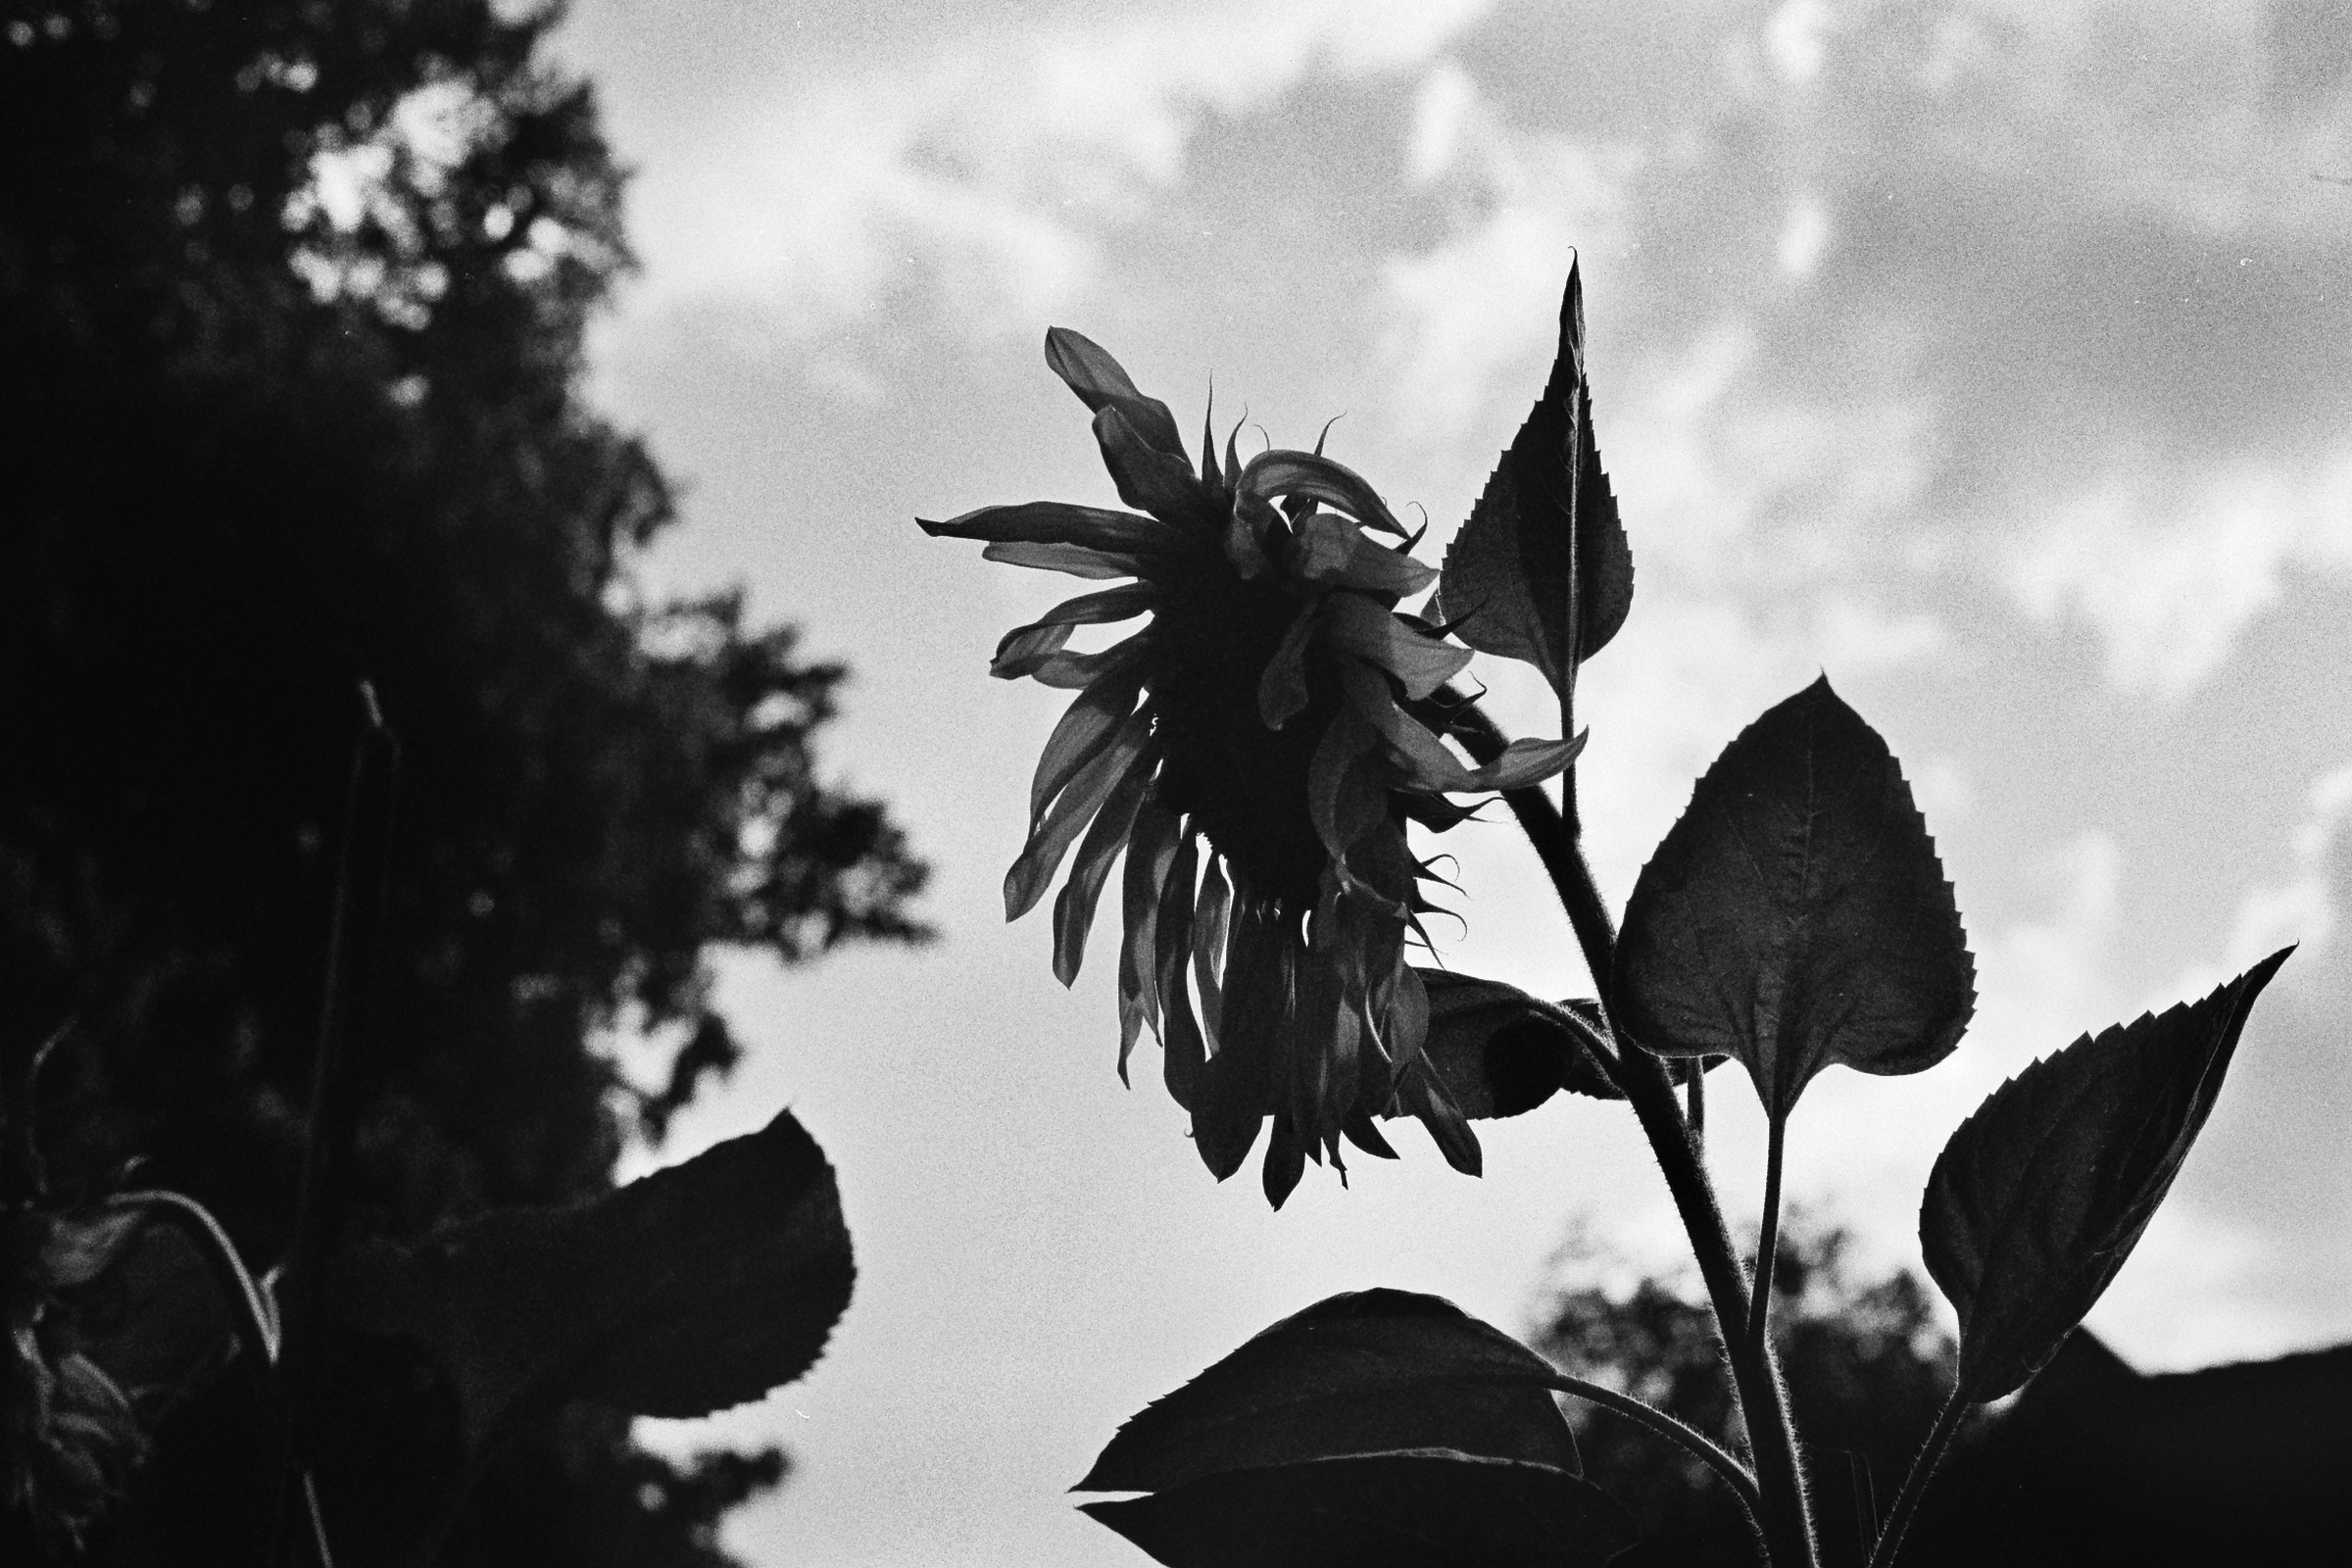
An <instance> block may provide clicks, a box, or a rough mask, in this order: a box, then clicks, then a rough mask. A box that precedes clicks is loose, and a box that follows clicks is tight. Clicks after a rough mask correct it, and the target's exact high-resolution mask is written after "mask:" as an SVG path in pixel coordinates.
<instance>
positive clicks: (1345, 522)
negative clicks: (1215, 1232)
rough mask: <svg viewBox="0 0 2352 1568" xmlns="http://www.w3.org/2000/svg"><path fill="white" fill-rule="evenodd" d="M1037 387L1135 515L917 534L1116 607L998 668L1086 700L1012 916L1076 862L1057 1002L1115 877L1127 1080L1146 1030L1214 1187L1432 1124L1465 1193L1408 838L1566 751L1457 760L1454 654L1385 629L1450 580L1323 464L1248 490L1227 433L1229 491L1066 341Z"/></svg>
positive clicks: (1265, 475)
mask: <svg viewBox="0 0 2352 1568" xmlns="http://www.w3.org/2000/svg"><path fill="white" fill-rule="evenodd" d="M1046 360H1047V363H1048V364H1049V365H1050V366H1052V367H1053V368H1054V372H1055V373H1056V374H1058V375H1059V376H1060V377H1061V378H1062V380H1063V381H1065V382H1066V383H1068V385H1069V387H1070V389H1071V390H1072V391H1074V392H1076V393H1077V394H1078V396H1079V397H1080V398H1081V399H1082V400H1083V401H1084V402H1085V403H1086V405H1087V406H1088V407H1089V408H1090V409H1092V410H1093V411H1094V426H1095V438H1096V440H1097V441H1098V442H1099V443H1100V444H1101V446H1102V449H1103V463H1104V465H1105V466H1107V467H1108V468H1109V470H1110V475H1111V479H1112V481H1113V483H1114V484H1115V485H1116V487H1117V490H1118V495H1119V499H1120V500H1121V501H1122V502H1124V503H1125V504H1126V506H1127V507H1128V508H1130V509H1133V510H1130V511H1108V510H1103V509H1098V508H1092V507H1082V506H1070V505H1065V504H1062V503H1058V502H1033V503H1030V504H1027V505H1023V506H1007V507H986V508H982V509H981V510H979V511H976V512H968V513H965V514H964V515H961V516H958V517H954V518H951V519H950V520H948V521H946V522H929V521H925V522H923V523H922V527H923V528H924V530H925V531H927V532H929V533H932V534H934V535H946V536H949V537H952V538H958V539H979V540H983V541H985V542H986V543H987V549H986V550H985V551H984V552H983V554H984V556H985V557H986V558H987V559H989V560H991V561H1003V562H1009V563H1011V564H1015V565H1022V566H1035V567H1040V568H1044V569H1047V570H1054V571H1063V572H1068V573H1070V574H1072V575H1074V576H1078V577H1084V578H1095V579H1100V580H1102V581H1104V582H1110V583H1113V584H1115V586H1110V587H1105V588H1103V589H1100V590H1097V591H1095V592H1091V593H1086V594H1081V595H1079V596H1078V597H1076V598H1074V599H1070V600H1068V601H1066V602H1064V603H1063V604H1061V605H1059V606H1057V607H1055V608H1054V610H1053V611H1052V612H1051V613H1048V614H1047V615H1045V616H1044V617H1043V618H1042V619H1040V620H1037V621H1034V622H1032V623H1031V624H1029V625H1026V626H1020V627H1016V628H1014V629H1013V630H1012V631H1010V632H1007V633H1006V634H1005V637H1004V639H1003V641H1002V642H1000V643H999V644H998V646H997V653H996V658H995V660H994V662H992V663H991V665H990V673H992V674H994V675H997V676H999V677H1001V678H1004V679H1015V678H1018V677H1021V676H1028V677H1029V678H1031V679H1033V680H1037V681H1040V682H1042V683H1044V684H1045V685H1048V686H1052V687H1056V688H1060V689H1063V690H1069V691H1074V692H1076V693H1077V694H1078V695H1077V697H1076V699H1075V700H1074V701H1073V702H1072V703H1071V704H1070V707H1069V710H1068V711H1067V712H1066V713H1065V714H1064V715H1063V717H1062V719H1061V722H1060V723H1059V724H1058V725H1056V726H1055V728H1054V733H1053V736H1052V738H1051V739H1050V740H1049V741H1048V742H1047V743H1046V749H1045V752H1044V755H1043V756H1042V757H1040V759H1039V760H1038V766H1037V775H1036V779H1035V782H1034V783H1033V784H1032V786H1031V789H1030V794H1029V819H1030V826H1029V836H1028V841H1027V844H1026V845H1025V847H1024V848H1023V849H1022V851H1021V854H1020V857H1019V858H1018V859H1016V860H1015V861H1014V862H1013V865H1012V868H1011V870H1010V871H1009V872H1007V873H1006V875H1005V916H1006V918H1008V919H1017V918H1019V917H1020V916H1021V915H1023V914H1025V913H1027V912H1028V911H1029V910H1030V909H1032V908H1034V907H1036V906H1037V904H1038V903H1039V902H1040V901H1041V900H1042V899H1043V898H1044V896H1045V892H1046V889H1047V887H1048V885H1049V884H1051V883H1052V881H1053V879H1054V874H1055V872H1056V871H1057V870H1059V868H1060V867H1061V865H1062V862H1063V861H1064V860H1065V859H1067V858H1069V857H1070V852H1071V850H1072V848H1073V847H1075V849H1076V852H1077V854H1076V858H1075V860H1074V861H1072V862H1071V867H1070V872H1069V875H1068V877H1067V878H1066V879H1065V880H1064V882H1063V884H1062V887H1061V891H1060V893H1059V894H1058V895H1057V896H1056V897H1055V899H1054V973H1055V974H1056V975H1057V976H1058V977H1059V978H1060V979H1061V981H1062V983H1063V984H1065V985H1067V984H1069V983H1070V982H1071V981H1073V980H1074V979H1075V978H1076V977H1077V974H1078V967H1079V962H1080V959H1081V958H1082V956H1084V953H1085V948H1086V938H1087V933H1088V930H1089V928H1090V927H1091V926H1092V925H1093V923H1094V916H1095V909H1096V906H1097V905H1098V904H1099V903H1100V901H1101V899H1102V896H1103V889H1104V888H1105V886H1106V885H1107V883H1108V881H1109V876H1110V868H1111V862H1112V861H1113V860H1114V859H1116V858H1119V856H1120V853H1121V852H1122V851H1124V852H1125V867H1124V871H1123V873H1122V877H1121V889H1120V903H1121V906H1122V912H1123V915H1124V925H1125V934H1124V940H1123V942H1122V943H1121V947H1120V956H1119V977H1118V992H1119V1022H1120V1038H1119V1072H1120V1075H1121V1076H1122V1077H1125V1075H1126V1073H1127V1063H1128V1058H1129V1055H1130V1054H1131V1053H1132V1052H1133V1051H1134V1048H1135V1044H1136V1042H1137V1040H1138V1039H1139V1038H1140V1037H1141V1035H1142V1033H1143V1030H1144V1029H1145V1027H1146V1026H1150V1027H1151V1028H1152V1031H1153V1033H1154V1034H1155V1035H1156V1036H1157V1037H1158V1039H1159V1042H1160V1045H1161V1047H1162V1054H1163V1058H1164V1067H1165V1078H1166V1083H1167V1088H1168V1093H1169V1094H1170V1095H1171V1096H1173V1097H1174V1098H1175V1100H1176V1102H1177V1103H1179V1104H1180V1105H1182V1106H1184V1107H1185V1109H1186V1110H1188V1111H1189V1112H1190V1113H1191V1116H1192V1128H1193V1137H1194V1141H1195V1143H1196V1146H1197V1147H1198V1148H1199V1150H1200V1152H1201V1159H1202V1161H1203V1162H1204V1163H1206V1164H1207V1166H1208V1168H1209V1169H1210V1171H1212V1172H1213V1173H1215V1175H1216V1176H1217V1178H1218V1179H1219V1180H1223V1179H1224V1178H1225V1177H1227V1176H1230V1175H1232V1174H1233V1173H1234V1171H1236V1170H1238V1169H1239V1168H1240V1167H1241V1165H1242V1162H1243V1161H1244V1160H1245V1159H1246V1158H1247V1157H1248V1156H1249V1152H1250V1148H1251V1146H1252V1145H1253V1144H1254V1143H1255V1141H1256V1138H1257V1133H1258V1129H1259V1126H1260V1124H1261V1123H1262V1122H1263V1121H1264V1120H1265V1119H1266V1118H1268V1117H1271V1118H1272V1119H1273V1132H1272V1135H1271V1137H1270V1138H1269V1140H1268V1143H1267V1148H1266V1154H1265V1166H1264V1175H1265V1188H1266V1194H1267V1197H1268V1198H1269V1199H1270V1200H1271V1201H1273V1202H1274V1203H1275V1204H1276V1205H1278V1206H1279V1205H1280V1203H1281V1202H1282V1201H1283V1200H1284V1199H1285V1198H1287V1197H1288V1196H1289V1195H1290V1193H1291V1190H1292V1189H1293V1188H1294V1187H1296V1186H1297V1185H1298V1182H1299V1177H1300V1175H1301V1174H1302V1172H1303V1170H1304V1166H1305V1162H1306V1160H1308V1159H1309V1158H1312V1159H1314V1160H1316V1161H1317V1162H1318V1163H1320V1162H1321V1161H1322V1160H1323V1158H1324V1157H1325V1156H1326V1155H1327V1154H1328V1155H1329V1156H1330V1158H1331V1160H1332V1163H1333V1164H1334V1165H1335V1166H1336V1167H1339V1168H1341V1169H1342V1170H1343V1172H1344V1170H1345V1166H1344V1164H1343V1163H1342V1160H1341V1147H1340V1145H1341V1140H1342V1139H1343V1138H1345V1139H1347V1140H1348V1141H1349V1142H1351V1143H1353V1144H1354V1145H1356V1147H1357V1148H1359V1149H1362V1150H1364V1151H1365V1152H1369V1153H1373V1154H1377V1155H1380V1156H1383V1157H1393V1152H1392V1151H1391V1150H1390V1148H1389V1146H1388V1143H1387V1140H1386V1139H1384V1138H1383V1137H1382V1135H1381V1133H1380V1131H1379V1129H1378V1127H1377V1125H1376V1123H1375V1118H1376V1117H1381V1116H1394V1115H1412V1116H1415V1117H1417V1118H1419V1119H1420V1120H1421V1122H1422V1123H1423V1124H1424V1125H1425V1126H1427V1127H1428V1129H1429V1131H1430V1133H1431V1135H1432V1136H1433V1137H1434V1138H1435V1139H1436V1140H1437V1143H1438V1145H1439V1147H1440V1148H1441V1149H1442V1150H1443V1151H1444V1152H1445V1154H1446V1158H1447V1160H1448V1161H1450V1162H1451V1163H1452V1164H1453V1165H1454V1166H1455V1167H1456V1168H1458V1169H1462V1170H1465V1171H1469V1172H1472V1173H1475V1172H1476V1171H1477V1169H1478V1162H1479V1150H1478V1141H1477V1139H1476V1137H1475V1136H1474V1135H1473V1134H1472V1132H1471V1130H1470V1127H1469V1124H1468V1122H1467V1121H1466V1120H1465V1119H1464V1117H1463V1115H1462V1112H1461V1110H1460V1109H1459V1107H1457V1106H1456V1105H1455V1104H1454V1103H1453V1102H1452V1101H1451V1100H1450V1099H1449V1098H1448V1096H1447V1095H1446V1090H1445V1088H1444V1086H1443V1085H1442V1083H1441V1082H1440V1081H1439V1078H1438V1076H1437V1075H1436V1073H1435V1072H1434V1071H1433V1070H1432V1069H1431V1066H1430V1064H1429V1062H1428V1061H1427V1060H1426V1059H1425V1058H1424V1056H1423V1054H1422V1046H1423V1042H1424V1040H1425V1038H1426V1036H1427V1034H1428V1027H1429V1002H1428V998H1427V995H1426V994H1425V992H1424V990H1423V986H1422V982H1421V979H1420V977H1419V975H1418V974H1417V973H1416V972H1415V971H1414V970H1413V968H1412V967H1411V965H1409V964H1408V963H1407V962H1406V961H1405V945H1406V940H1407V937H1408V935H1412V934H1414V933H1415V932H1416V931H1417V927H1418V921H1419V916H1420V914H1421V913H1422V912H1424V911H1426V910H1428V909H1430V908H1431V907H1432V906H1431V905H1430V904H1429V903H1428V902H1427V901H1426V899H1425V898H1424V897H1423V894H1422V891H1421V883H1422V881H1423V880H1424V879H1425V877H1426V876H1427V869H1428V868H1427V867H1426V866H1425V865H1424V864H1423V863H1422V862H1420V861H1419V860H1417V859H1416V858H1414V856H1413V854H1412V852H1411V851H1410V849H1409V848H1408V847H1407V844H1406V840H1405V831H1404V829H1405V823H1406V822H1407V821H1408V820H1411V821H1418V822H1420V823H1422V824H1423V825H1425V826H1428V827H1431V828H1436V829H1443V828H1446V827H1449V826H1451V825H1452V824H1453V823H1455V822H1457V821H1459V820H1460V819H1461V818H1462V817H1463V816H1464V815H1465V814H1466V811H1465V810H1464V809H1463V808H1461V807H1459V806H1457V805H1455V804H1454V803H1452V802H1450V801H1448V800H1447V799H1446V797H1447V796H1448V795H1452V794H1460V793H1467V792H1478V791H1487V790H1496V789H1512V788H1518V787H1521V786H1524V785H1527V784H1532V783H1534V782H1536V781H1537V780H1539V779H1542V778H1545V777H1548V776H1549V775H1551V774H1553V773H1556V772H1558V771H1559V770H1560V769H1561V768H1563V767H1565V766H1567V764H1568V763H1569V761H1570V760H1572V759H1573V758H1574V756H1575V753H1576V745H1575V743H1574V742H1571V741H1566V740H1561V741H1520V742H1516V743H1514V744H1513V745H1512V746H1511V748H1510V749H1509V750H1508V751H1507V752H1505V753H1504V755H1503V756H1502V757H1500V758H1498V759H1497V760H1495V761H1493V762H1491V763H1489V764H1488V765H1486V766H1483V767H1471V766H1469V765H1467V764H1466V763H1465V762H1463V761H1462V760H1460V759H1458V758H1457V757H1456V756H1455V755H1454V754H1453V752H1451V751H1450V750H1448V749H1447V747H1446V745H1445V744H1444V742H1443V741H1442V740H1441V739H1440V729H1442V728H1443V726H1444V724H1445V721H1446V706H1445V698H1444V695H1443V692H1442V688H1443V687H1444V686H1445V683H1446V680H1447V679H1448V678H1449V677H1451V676H1452V675H1454V674H1456V673H1458V672H1459V671H1460V670H1461V668H1462V666H1463V665H1464V664H1465V663H1466V662H1468V661H1469V659H1470V653H1469V651H1468V650H1467V649H1464V648H1460V647H1457V646H1455V645H1454V644H1452V643H1449V642H1447V641H1446V639H1445V638H1444V637H1443V636H1442V635H1441V634H1440V633H1439V632H1438V630H1437V629H1436V628H1434V627H1432V626H1431V625H1430V624H1428V623H1427V622H1425V621H1422V620H1420V619H1418V618H1416V617H1414V616H1411V615H1406V614H1401V613H1398V612H1397V603H1398V602H1399V601H1400V600H1402V599H1404V598H1407V597H1409V596H1411V595H1414V594H1418V593H1420V592H1421V591H1422V590H1424V589H1426V588H1428V587H1429V586H1430V585H1431V583H1432V582H1434V581H1435V580H1436V577H1437V573H1436V572H1435V571H1434V570H1432V569H1431V568H1430V567H1428V566H1425V565H1423V564H1420V563H1419V562H1417V561H1415V560H1413V559H1412V557H1411V556H1410V555H1409V554H1408V553H1407V552H1408V551H1409V550H1410V548H1411V545H1412V543H1413V542H1414V539H1415V537H1417V536H1410V535H1407V533H1406V531H1405V529H1404V527H1403V526H1402V524H1400V523H1399V522H1398V521H1397V518H1396V517H1395V516H1394V515H1392V514H1391V512H1390V511H1389V508H1388V507H1387V506H1386V505H1385V504H1384V503H1383V502H1382V501H1381V499H1380V497H1379V496H1378V495H1377V494H1375V493H1374V491H1373V489H1372V487H1371V486H1370V485H1369V484H1367V483H1366V482H1365V481H1364V480H1363V479H1362V478H1360V477H1359V476H1358V475H1356V474H1355V473H1353V472H1352V471H1350V470H1349V469H1348V468H1347V467H1345V466H1342V465H1341V464H1338V463H1336V462H1333V461H1332V460H1331V459H1329V458H1326V457H1324V456H1323V455H1322V443H1321V442H1320V441H1318V442H1317V443H1316V450H1315V451H1313V452H1294V451H1285V450H1280V449H1276V450H1270V451H1266V452H1262V453H1260V454H1258V455H1257V456H1256V457H1254V458H1251V459H1250V461H1249V462H1247V463H1243V462H1241V461H1240V460H1239V458H1238V455H1237V454H1236V452H1235V443H1234V438H1233V436H1232V435H1231V434H1229V435H1228V436H1227V437H1226V440H1225V449H1224V461H1223V462H1222V463H1221V464H1220V463H1219V462H1218V460H1217V455H1216V452H1215V448H1214V444H1213V441H1212V439H1211V432H1210V431H1208V430H1207V429H1205V428H1204V429H1203V432H1202V437H1201V461H1200V465H1199V466H1198V468H1196V467H1195V466H1194V465H1193V463H1192V462H1191V460H1190V459H1189V458H1188V457H1187V455H1186V453H1185V449H1184V442H1183V439H1182V437H1181V436H1180V435H1179V434H1178V431H1177V427H1176V421H1175V418H1174V417H1173V416H1172V415H1171V414H1170V413H1169V412H1168V408H1167V406H1166V405H1165V404H1163V403H1161V402H1159V401H1158V400H1157V399H1155V398H1148V397H1145V396H1144V395H1143V394H1142V393H1141V392H1139V391H1137V389H1136V387H1135V383H1134V382H1133V381H1132V380H1130V379H1129V377H1128V375H1127V372H1126V371H1125V370H1123V369H1121V368H1120V367H1119V365H1118V362H1117V361H1115V360H1113V359H1112V358H1111V357H1110V356H1109V355H1108V354H1106V353H1105V352H1103V349H1102V348H1100V347H1098V346H1097V345H1096V344H1094V343H1093V342H1090V341H1089V340H1088V339H1086V338H1084V337H1082V336H1080V335H1079V334H1077V333H1075V332H1072V331H1068V330H1066V329H1063V328H1059V327H1056V328H1055V329H1054V330H1053V331H1051V332H1049V333H1048V334H1047V336H1046ZM1382 536H1386V538H1387V539H1394V540H1397V541H1398V542H1397V544H1390V543H1387V542H1385V540H1384V538H1383V537H1382ZM1138 618H1142V619H1143V620H1144V624H1143V626H1142V627H1141V628H1140V629H1138V630H1135V631H1133V632H1131V633H1130V634H1129V635H1127V636H1126V637H1125V639H1124V640H1122V641H1120V642H1117V643H1115V644H1113V645H1112V646H1110V647H1108V648H1105V649H1103V650H1102V651H1101V652H1096V653H1076V652H1072V651H1071V650H1070V648H1069V643H1070V639H1071V636H1072V634H1073V633H1074V632H1076V631H1077V629H1078V628H1080V627H1082V626H1091V625H1100V624H1110V623H1116V622H1126V621H1131V620H1135V619H1138ZM1433 726H1436V727H1433Z"/></svg>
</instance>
